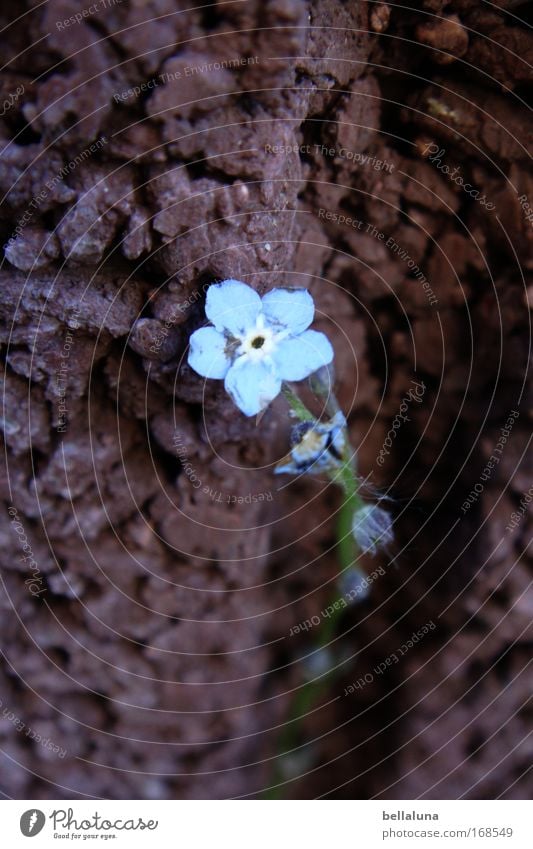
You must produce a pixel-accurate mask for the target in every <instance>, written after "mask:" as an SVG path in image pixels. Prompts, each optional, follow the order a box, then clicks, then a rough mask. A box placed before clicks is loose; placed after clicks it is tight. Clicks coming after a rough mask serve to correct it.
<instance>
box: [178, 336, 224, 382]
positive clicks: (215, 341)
mask: <svg viewBox="0 0 533 849" xmlns="http://www.w3.org/2000/svg"><path fill="white" fill-rule="evenodd" d="M226 345H227V340H226V337H225V336H223V335H222V333H219V332H218V330H215V328H214V327H201V328H200V330H197V331H196V332H195V333H193V334H192V336H191V338H190V348H189V356H188V363H189V365H190V367H191V368H193V369H194V370H195V371H196V372H198V374H201V375H202V376H203V377H210V378H214V379H218V380H221V379H222V378H223V377H226V374H227V373H228V370H229V367H230V366H231V358H230V357H228V356H227V354H226V353H225V349H226Z"/></svg>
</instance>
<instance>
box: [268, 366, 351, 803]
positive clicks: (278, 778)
mask: <svg viewBox="0 0 533 849" xmlns="http://www.w3.org/2000/svg"><path fill="white" fill-rule="evenodd" d="M312 388H313V390H314V391H315V393H316V394H317V395H320V396H322V397H324V398H325V397H327V399H328V408H329V412H330V414H331V415H333V414H334V413H335V412H336V411H337V410H338V409H339V407H338V404H337V399H336V398H335V396H334V395H333V394H332V393H331V392H329V394H327V393H326V388H327V387H326V384H325V380H324V377H323V375H318V378H317V379H316V380H315V382H314V384H312ZM328 391H329V390H328ZM282 392H283V394H284V396H285V398H286V399H287V402H288V404H289V406H290V408H291V410H292V412H293V413H294V415H295V416H296V417H297V418H298V419H299V420H300V421H311V422H315V421H316V418H315V416H313V415H312V414H311V412H310V411H309V410H308V409H307V407H306V406H305V404H304V403H303V402H302V401H301V400H300V398H299V397H298V395H297V394H296V393H295V392H294V391H293V390H292V388H291V387H290V386H288V384H286V383H284V384H283V387H282ZM344 438H345V445H346V448H345V451H344V457H343V464H342V466H341V467H340V469H332V470H331V472H330V473H329V478H330V480H331V481H332V482H333V483H336V484H337V485H339V486H340V487H341V488H342V490H343V493H344V500H343V502H342V504H341V507H340V510H339V519H338V529H337V530H338V542H337V546H338V553H339V561H340V565H341V571H345V570H348V569H351V568H353V567H354V565H355V563H356V561H357V556H358V554H359V550H358V546H357V543H356V541H355V538H354V536H353V533H352V521H353V515H354V513H355V511H356V510H358V509H359V508H360V507H362V505H363V500H362V499H361V497H360V495H359V485H358V479H357V472H356V466H355V462H354V459H353V453H352V448H351V446H350V443H349V440H348V434H347V432H346V431H345V433H344ZM334 601H336V598H335V599H334ZM341 612H342V608H341V607H340V605H339V608H338V609H337V608H335V609H334V611H333V612H332V615H331V616H329V617H328V618H327V619H326V620H325V621H323V622H322V625H321V626H320V630H319V632H318V638H317V644H318V646H319V647H322V648H323V647H325V646H327V645H328V644H329V643H330V642H331V641H332V640H333V638H334V636H335V629H336V626H337V621H338V619H339V617H340V614H341ZM330 678H331V675H330V674H327V675H324V676H322V677H321V678H320V679H319V680H317V681H309V682H307V683H305V684H304V685H303V686H302V687H301V688H300V690H299V691H298V693H297V695H296V696H295V698H294V701H293V703H292V708H291V713H290V717H289V720H288V722H287V724H286V725H285V727H284V729H283V733H282V735H281V740H280V751H279V754H278V757H277V761H276V770H275V778H274V784H277V785H278V786H273V787H271V788H270V789H269V790H268V791H267V792H266V793H265V794H263V797H264V798H268V799H278V798H280V796H281V794H282V787H281V783H282V780H283V775H282V770H281V764H282V762H283V759H284V758H286V757H288V756H289V755H290V752H291V750H292V749H294V748H295V746H296V745H297V742H296V741H297V738H298V734H299V724H300V723H301V720H302V718H303V716H304V715H305V714H306V713H308V711H309V710H310V709H311V707H312V705H313V704H315V703H316V702H317V701H318V699H319V697H320V696H321V695H322V693H324V692H325V691H326V689H327V686H328V685H329V681H330Z"/></svg>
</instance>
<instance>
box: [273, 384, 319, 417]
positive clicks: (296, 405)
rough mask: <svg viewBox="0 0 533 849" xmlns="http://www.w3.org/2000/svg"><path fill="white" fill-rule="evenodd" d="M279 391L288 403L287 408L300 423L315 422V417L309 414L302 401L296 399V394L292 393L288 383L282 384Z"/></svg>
mask: <svg viewBox="0 0 533 849" xmlns="http://www.w3.org/2000/svg"><path fill="white" fill-rule="evenodd" d="M281 391H282V393H283V395H284V396H285V398H286V399H287V401H288V403H289V407H290V408H291V410H292V412H293V413H294V415H295V416H296V417H297V418H298V419H300V421H302V422H314V421H316V419H315V417H314V416H313V414H312V413H310V412H309V410H308V409H307V407H306V406H305V404H304V403H303V401H302V400H301V399H300V398H299V397H298V395H297V394H296V392H294V391H293V390H292V389H291V387H290V386H289V384H288V383H284V384H283V386H282V387H281Z"/></svg>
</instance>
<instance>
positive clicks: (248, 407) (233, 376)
mask: <svg viewBox="0 0 533 849" xmlns="http://www.w3.org/2000/svg"><path fill="white" fill-rule="evenodd" d="M224 386H225V388H226V392H227V393H228V394H229V395H231V398H232V399H233V401H234V402H235V404H236V405H237V407H238V408H239V410H242V412H243V413H244V415H245V416H255V415H256V414H257V413H260V412H261V410H264V409H265V407H268V405H269V404H270V402H271V401H273V400H274V398H275V397H276V395H279V393H280V390H281V380H280V379H279V378H278V377H277V375H276V374H275V372H274V370H273V369H272V368H271V367H270V366H269V365H267V363H265V362H255V363H254V362H251V361H250V360H249V359H248V358H247V357H240V358H239V359H238V360H237V361H236V362H235V363H234V364H233V365H232V367H231V368H230V370H229V371H228V373H227V375H226V380H225V381H224Z"/></svg>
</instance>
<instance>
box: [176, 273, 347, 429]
mask: <svg viewBox="0 0 533 849" xmlns="http://www.w3.org/2000/svg"><path fill="white" fill-rule="evenodd" d="M205 313H206V316H207V318H208V319H209V320H210V321H211V323H212V325H213V326H209V327H201V328H200V330H197V331H196V332H195V333H193V334H192V336H191V339H190V350H189V357H188V362H189V365H190V366H191V368H193V369H194V370H195V371H196V372H198V374H201V375H202V376H203V377H209V378H213V379H215V380H224V387H225V389H226V392H228V394H229V395H230V396H231V398H232V399H233V401H234V402H235V404H236V405H237V407H239V409H240V410H242V412H243V413H244V414H245V415H246V416H254V415H256V414H257V413H259V412H261V410H264V409H265V407H267V406H268V404H270V402H271V401H273V399H274V398H275V397H276V396H277V395H278V394H279V392H280V391H281V384H282V382H283V381H284V380H288V381H293V380H303V379H304V378H305V377H309V375H310V374H312V373H313V372H315V371H317V369H319V368H321V367H322V366H324V365H327V364H328V363H330V362H331V361H332V359H333V348H332V347H331V344H330V342H329V340H328V339H327V337H326V336H325V335H324V334H323V333H318V332H317V331H316V330H308V327H309V325H310V324H311V322H312V321H313V317H314V313H315V307H314V303H313V299H312V297H311V295H310V294H309V292H308V291H307V290H306V289H272V291H271V292H268V293H267V294H266V295H264V297H263V298H261V297H260V296H259V295H258V294H257V292H255V291H254V289H252V288H251V286H247V285H246V283H241V282H240V281H239V280H224V282H223V283H215V284H213V285H212V286H210V287H209V289H208V290H207V299H206V305H205Z"/></svg>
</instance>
